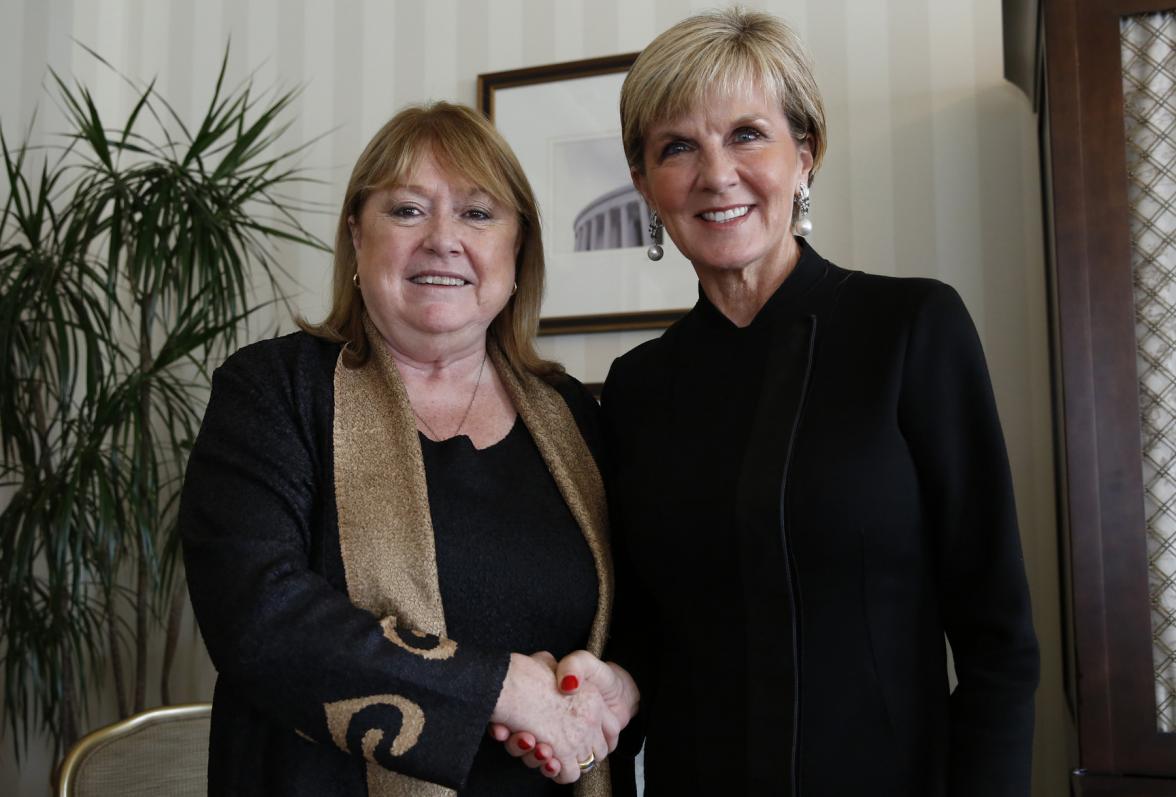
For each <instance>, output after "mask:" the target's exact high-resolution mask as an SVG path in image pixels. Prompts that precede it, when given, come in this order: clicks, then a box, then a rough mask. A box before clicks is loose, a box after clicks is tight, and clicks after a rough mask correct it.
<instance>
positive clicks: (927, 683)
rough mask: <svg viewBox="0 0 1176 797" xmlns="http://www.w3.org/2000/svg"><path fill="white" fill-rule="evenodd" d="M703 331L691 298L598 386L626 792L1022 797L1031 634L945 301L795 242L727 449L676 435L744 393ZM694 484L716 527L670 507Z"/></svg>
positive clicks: (1009, 520) (958, 334)
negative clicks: (635, 760)
mask: <svg viewBox="0 0 1176 797" xmlns="http://www.w3.org/2000/svg"><path fill="white" fill-rule="evenodd" d="M723 324H727V325H728V326H729V327H730V326H731V325H730V324H729V322H727V321H726V319H724V318H722V317H721V315H720V314H719V313H718V311H717V310H716V309H715V308H714V307H713V306H712V305H711V304H710V303H709V302H708V301H707V300H706V298H705V297H702V298H701V299H700V301H699V304H698V305H696V306H695V308H694V309H693V310H692V311H691V312H690V313H689V314H687V316H686V317H685V318H683V319H682V320H681V321H680V322H678V323H677V324H675V325H674V326H673V327H671V328H670V329H669V330H667V332H666V333H665V334H664V335H663V336H662V337H661V338H660V339H658V340H655V341H651V342H649V343H647V344H644V345H643V346H640V347H638V348H637V349H635V350H634V351H632V352H630V353H628V354H627V355H625V356H624V357H622V358H620V359H618V360H617V361H616V363H614V365H613V368H612V370H611V372H610V374H609V377H608V381H607V382H606V385H605V389H604V397H603V405H604V417H605V436H606V445H607V450H608V451H609V455H610V459H611V461H612V463H613V466H612V468H611V474H610V477H609V480H608V489H609V496H610V504H611V507H612V512H613V520H612V522H613V534H614V537H613V539H614V553H615V562H616V568H617V579H618V582H617V604H616V613H615V621H614V643H613V654H614V655H615V656H617V657H618V658H620V659H621V660H622V663H624V664H626V665H628V666H629V667H630V668H631V669H632V670H633V671H634V673H635V675H636V677H637V680H638V685H639V686H640V688H641V690H642V717H641V723H640V725H639V728H641V729H644V731H645V732H646V733H647V734H648V737H647V740H646V779H647V789H648V790H647V792H646V793H647V794H648V795H650V797H658V796H659V795H666V794H687V793H704V792H706V791H708V790H709V789H711V788H713V787H714V786H715V785H716V784H717V783H718V782H720V781H719V780H716V781H715V784H712V783H711V782H710V780H709V779H710V778H716V779H722V780H724V781H725V782H726V783H727V784H728V787H729V788H731V789H732V793H736V792H738V793H755V794H759V793H772V794H790V795H803V797H818V796H823V795H828V797H834V796H836V797H844V796H845V795H866V794H869V795H895V797H900V796H901V797H933V796H934V797H940V796H941V795H950V796H951V797H963V796H964V795H969V796H971V795H975V796H976V797H979V796H980V795H985V797H997V796H998V795H999V797H1014V796H1015V795H1026V794H1028V791H1029V775H1030V752H1031V746H1032V733H1033V693H1034V690H1035V688H1036V684H1037V679H1038V653H1037V645H1036V640H1035V637H1034V633H1033V628H1032V621H1031V613H1030V606H1029V593H1028V588H1027V584H1026V580H1025V575H1024V564H1023V560H1022V556H1021V548H1020V540H1019V535H1018V530H1017V519H1016V513H1015V507H1014V503H1013V492H1012V484H1011V478H1010V473H1009V468H1008V462H1007V456H1006V452H1005V447H1004V442H1003V438H1002V435H1001V430H1000V424H999V421H998V418H997V412H996V406H995V403H994V401H993V396H992V390H991V386H990V383H989V378H988V373H987V370H986V367H985V363H984V357H983V353H982V351H981V347H980V342H979V339H978V337H977V335H976V332H975V330H974V328H973V326H972V323H971V320H970V319H969V317H968V314H967V311H966V310H965V308H964V306H963V303H962V302H961V301H960V298H959V296H958V295H957V294H956V293H955V291H953V290H952V289H951V288H949V287H947V286H945V285H943V284H942V283H939V282H936V281H933V280H926V279H895V278H886V277H878V276H871V275H866V274H862V273H858V272H849V271H845V270H843V269H841V268H838V267H837V266H834V265H832V264H830V263H828V262H827V261H825V260H823V259H822V258H821V257H820V256H819V255H817V254H816V253H815V252H814V251H813V250H812V249H811V248H809V247H807V246H805V247H804V248H803V250H802V257H801V260H800V262H799V263H798V265H797V267H796V270H795V271H794V272H793V273H792V274H791V275H790V276H789V278H788V279H787V280H786V281H785V283H784V284H783V286H782V287H781V288H780V290H779V291H778V292H777V294H776V295H775V296H774V297H773V298H772V299H771V300H770V301H769V303H768V304H767V305H766V306H765V308H764V310H763V311H762V312H761V314H760V317H757V319H756V320H755V321H754V322H753V324H755V325H759V327H760V329H761V333H762V335H763V336H764V337H762V338H758V340H759V341H760V342H761V343H762V344H763V357H762V358H760V359H759V360H758V363H757V365H756V367H753V368H750V369H747V372H746V373H744V372H740V374H739V379H736V380H735V381H736V382H738V381H740V380H741V379H746V380H748V381H749V383H750V384H752V385H753V388H752V390H753V392H754V395H755V397H756V398H755V401H754V402H752V403H750V404H748V405H747V410H748V412H747V413H746V418H745V419H744V420H742V421H741V420H740V419H739V418H736V419H734V420H733V421H732V424H733V425H732V426H731V428H733V429H737V430H741V431H740V433H739V434H737V435H734V437H733V442H732V445H734V446H736V447H737V448H738V450H737V451H735V452H724V451H722V450H721V448H722V447H721V446H719V449H718V450H711V449H707V450H701V449H699V448H698V447H697V446H696V445H695V440H696V439H698V438H704V437H706V435H705V434H704V433H702V432H700V431H699V429H700V428H702V426H703V425H704V424H709V423H712V422H713V423H726V422H727V421H728V419H726V418H724V417H722V414H723V413H722V409H721V408H723V407H726V406H728V405H726V404H724V403H723V402H724V400H725V397H726V396H727V395H728V394H731V395H735V394H737V393H738V390H739V389H740V387H745V386H741V385H739V384H732V383H731V382H730V381H728V380H725V379H715V378H712V377H711V374H712V372H714V373H717V372H721V371H722V370H723V367H724V362H723V361H722V359H721V358H722V356H723V352H722V350H721V349H716V348H714V347H712V346H711V345H710V344H711V338H710V336H713V335H715V334H725V333H724V331H723V326H722V325H723ZM727 331H728V332H731V334H732V335H733V336H734V335H737V334H741V333H739V331H738V330H734V328H733V327H731V329H730V330H727ZM732 340H736V338H735V337H732ZM747 340H750V341H752V344H750V345H756V344H755V343H754V341H755V340H757V339H756V338H754V336H752V337H749V338H747ZM739 353H740V350H739V349H738V348H733V349H730V350H729V354H730V356H732V357H737V356H738V355H739ZM708 358H710V359H708ZM715 358H719V359H715ZM761 371H762V373H760V372H761ZM717 382H722V383H717ZM730 406H735V407H737V406H738V405H737V404H735V405H730ZM698 407H706V408H707V409H706V411H705V412H701V413H699V412H694V410H695V409H696V408H698ZM712 408H717V409H714V410H713V411H712ZM692 412H693V414H692ZM741 423H742V425H740V424H741ZM692 424H693V425H692ZM728 454H730V455H731V462H733V463H736V465H737V467H736V468H735V471H736V472H735V473H733V474H732V475H731V476H730V482H729V484H728V483H726V482H724V485H725V486H720V487H719V488H715V489H714V495H710V494H709V493H708V491H710V490H711V489H712V485H710V484H708V483H705V482H702V483H700V482H698V481H697V480H695V481H692V480H691V472H692V470H694V469H699V468H703V469H706V468H707V467H709V465H708V461H709V459H710V458H713V457H718V458H721V457H723V456H727V455H728ZM707 472H708V473H712V472H713V473H715V474H718V477H717V478H720V479H721V474H720V472H719V471H717V470H712V471H707ZM724 491H725V492H726V493H729V494H721V493H724ZM700 494H702V496H703V497H702V498H699V495H700ZM765 496H767V500H764V497H765ZM711 498H714V500H720V501H725V502H727V503H725V504H724V506H726V505H729V506H731V507H733V508H734V509H733V511H732V512H731V514H730V516H729V518H728V521H727V522H725V523H722V524H720V525H719V527H714V528H709V527H708V528H705V529H700V528H697V527H695V526H696V525H697V524H692V520H691V514H690V512H689V511H684V510H683V506H685V505H690V504H691V502H698V501H700V500H701V501H706V500H710V499H711ZM694 505H695V506H698V507H700V508H701V509H702V510H705V509H706V506H704V505H700V504H697V503H695V504H694ZM765 530H766V532H765ZM727 551H730V552H731V553H730V556H729V557H727V556H726V552H727ZM715 568H718V569H720V570H722V572H720V573H717V574H716V573H711V572H709V571H710V570H712V569H715ZM729 580H735V581H739V582H741V583H740V584H738V585H734V586H731V588H730V589H727V587H726V586H725V585H726V583H727V581H729ZM700 592H701V593H703V594H701V595H700V594H699V593H700ZM710 593H717V595H715V596H713V597H712V595H711V594H710ZM716 604H718V605H716ZM945 635H946V637H947V638H948V640H950V643H951V648H952V652H953V655H954V662H955V669H956V672H957V673H958V678H959V685H958V687H957V688H956V689H955V690H954V692H951V693H950V694H949V684H948V679H947V675H946V671H947V667H946V652H945V645H944V636H945ZM732 662H733V663H732ZM714 673H720V674H722V673H725V675H721V676H720V677H714ZM773 706H775V707H773ZM716 717H721V718H723V719H722V721H721V722H716V721H715V718H716ZM732 724H737V725H741V726H742V727H739V728H732V727H731V725H732ZM638 732H639V731H638ZM732 740H733V741H732ZM630 744H631V741H630ZM716 751H720V752H718V753H716ZM716 755H717V756H718V758H719V759H721V760H716ZM616 769H617V767H616V766H615V765H614V772H615V771H616ZM768 784H774V785H772V786H771V787H770V788H771V790H770V791H768V788H769V786H768ZM741 785H742V787H741Z"/></svg>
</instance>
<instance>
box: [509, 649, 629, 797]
mask: <svg viewBox="0 0 1176 797" xmlns="http://www.w3.org/2000/svg"><path fill="white" fill-rule="evenodd" d="M638 699H639V695H638V692H637V684H635V683H634V682H633V679H632V678H631V677H630V676H629V673H627V672H625V670H624V669H623V668H621V667H619V666H618V665H616V664H613V663H611V662H603V661H601V660H600V659H598V658H596V657H595V656H593V655H592V654H591V653H589V652H588V651H586V650H578V651H576V652H575V653H570V654H568V655H567V656H565V657H564V658H563V660H562V661H560V662H558V663H557V662H556V660H555V657H553V656H552V655H551V654H550V653H548V652H546V651H541V652H539V653H534V654H532V655H530V656H524V655H522V654H521V653H512V654H511V656H510V668H509V669H508V670H507V672H506V680H505V681H504V682H503V684H502V692H501V693H500V694H499V696H498V703H497V704H496V705H495V707H494V712H493V713H492V714H491V715H490V735H491V736H493V737H494V738H495V739H497V740H498V741H500V742H504V743H505V744H506V749H507V752H508V753H510V754H511V755H513V756H515V757H516V758H521V759H522V760H523V763H524V764H526V765H527V766H529V767H531V768H532V769H534V768H536V767H538V768H539V771H540V772H542V773H543V774H544V775H545V776H547V777H549V778H552V779H553V780H555V781H556V782H557V783H573V782H575V781H576V780H578V779H579V778H580V775H581V774H582V773H584V772H587V771H588V770H590V769H592V767H593V766H594V765H595V764H596V762H599V761H602V760H604V758H605V756H607V755H608V754H609V753H611V752H612V751H613V750H615V749H616V746H617V739H618V737H619V736H620V733H621V731H622V730H623V729H624V727H625V726H626V725H628V724H629V720H630V719H632V717H633V715H634V714H636V713H637V703H638Z"/></svg>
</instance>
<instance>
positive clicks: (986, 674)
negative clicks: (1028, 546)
mask: <svg viewBox="0 0 1176 797" xmlns="http://www.w3.org/2000/svg"><path fill="white" fill-rule="evenodd" d="M903 371H904V373H903V387H902V395H901V398H900V402H899V422H900V425H901V426H902V429H903V433H904V435H905V436H906V439H907V442H908V445H909V446H910V450H911V453H912V455H913V457H914V460H915V463H916V467H917V470H918V476H919V483H920V491H921V493H922V500H923V506H924V511H925V516H926V518H927V523H928V527H929V529H928V530H929V533H930V538H931V539H932V540H933V543H932V544H933V547H934V549H935V554H936V556H937V559H938V570H937V576H938V579H939V594H940V602H941V610H942V613H943V617H944V626H945V630H946V632H947V637H948V641H949V642H950V643H951V648H952V653H953V656H954V660H955V668H956V674H957V676H958V680H959V683H958V686H957V687H956V689H955V690H954V692H953V693H952V695H951V700H950V704H949V705H950V708H949V712H950V741H949V745H950V756H949V761H948V766H949V789H948V793H949V794H950V795H951V796H952V797H973V796H974V797H981V796H982V795H994V794H1000V795H1002V796H1007V797H1015V795H1028V794H1029V784H1030V759H1031V753H1032V745H1033V694H1034V690H1035V689H1036V687H1037V681H1038V675H1039V673H1038V670H1039V663H1038V651H1037V641H1036V638H1035V636H1034V632H1033V623H1032V615H1031V611H1030V605H1029V589H1028V584H1027V583H1026V579H1025V565H1024V559H1023V557H1022V555H1021V543H1020V535H1019V532H1018V529H1017V516H1016V507H1015V506H1014V502H1013V488H1012V477H1011V474H1010V472H1009V464H1008V456H1007V454H1006V451H1005V445H1004V438H1003V435H1002V433H1001V428H1000V421H999V419H998V417H997V412H996V403H995V401H994V399H993V395H992V386H991V383H990V381H989V376H988V370H987V367H986V365H985V362H984V354H983V352H982V350H981V346H980V340H979V338H978V336H977V334H976V330H975V328H974V327H973V325H972V321H971V319H970V318H969V316H968V313H967V310H966V309H965V308H964V305H963V302H962V301H961V299H960V297H959V295H958V294H957V293H956V292H955V291H954V290H952V289H951V288H949V287H947V286H946V285H942V284H939V283H934V284H933V287H932V288H931V289H930V290H929V292H928V293H927V295H925V296H924V297H923V299H922V302H921V305H920V307H919V308H918V311H917V314H916V316H915V320H914V323H913V326H912V328H911V332H910V338H909V341H908V349H907V356H906V361H905V363H904V367H903Z"/></svg>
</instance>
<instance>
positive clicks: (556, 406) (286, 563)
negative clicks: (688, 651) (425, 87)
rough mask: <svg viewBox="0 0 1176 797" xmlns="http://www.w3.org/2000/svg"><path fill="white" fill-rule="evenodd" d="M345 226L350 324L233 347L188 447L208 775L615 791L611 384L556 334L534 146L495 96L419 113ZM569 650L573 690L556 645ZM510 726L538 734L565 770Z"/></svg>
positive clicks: (426, 788) (341, 271)
mask: <svg viewBox="0 0 1176 797" xmlns="http://www.w3.org/2000/svg"><path fill="white" fill-rule="evenodd" d="M335 244H336V245H335V273H334V289H333V301H332V306H331V310H330V313H329V314H328V316H327V318H326V320H325V321H324V322H322V323H321V324H315V325H312V324H303V331H301V332H296V333H294V334H292V335H287V336H285V337H282V338H278V339H275V340H270V341H265V342H262V343H257V344H254V345H252V346H247V347H246V348H244V349H242V350H241V351H239V352H237V353H236V354H235V355H233V356H232V357H231V358H229V360H228V361H226V362H225V364H224V365H223V366H221V367H220V368H219V369H217V372H216V374H215V376H214V378H213V389H212V396H211V399H210V401H209V405H208V410H207V414H206V415H205V418H204V423H203V425H202V427H201V431H200V435H199V438H198V439H197V441H196V444H195V447H194V448H193V451H192V454H191V458H190V461H189V465H188V472H187V477H186V480H185V484H184V491H183V498H182V504H181V509H180V532H181V536H182V539H183V545H184V559H185V564H186V567H187V576H188V583H189V589H190V592H191V595H192V603H193V606H194V607H195V610H196V616H197V619H198V621H199V624H200V629H201V631H202V633H203V636H204V639H205V642H206V643H207V646H208V650H209V652H210V654H211V656H212V660H213V663H214V664H215V665H216V667H217V671H218V679H217V685H216V693H215V697H214V699H213V717H212V734H211V740H210V741H211V744H210V752H209V792H210V793H211V794H235V795H267V796H268V795H275V794H281V795H315V796H316V797H320V796H321V795H340V796H346V797H351V796H352V795H372V797H378V796H380V795H389V796H390V797H394V796H398V795H408V794H412V795H423V796H424V797H429V796H430V795H437V796H438V797H439V796H440V795H453V794H459V795H463V797H464V796H465V795H495V797H500V796H501V795H508V796H511V795H518V796H519V797H522V796H523V795H527V796H530V795H534V796H535V797H538V796H539V795H554V794H571V793H572V789H571V788H569V787H566V786H564V785H563V784H569V783H573V782H576V781H579V782H578V784H577V786H576V787H575V793H576V794H579V795H607V794H608V793H609V785H608V775H607V772H606V771H604V769H603V768H602V769H601V770H598V771H596V772H592V770H593V769H594V767H595V766H596V763H597V762H599V761H600V760H602V759H603V758H604V757H605V756H607V755H608V753H609V752H610V751H611V750H612V748H613V747H614V746H615V745H616V740H617V734H618V733H619V731H620V730H621V728H623V727H624V726H625V724H626V723H627V722H628V719H629V716H630V715H631V714H632V713H633V711H634V710H635V708H636V701H637V694H636V690H635V688H634V686H633V683H632V680H631V679H629V677H628V675H627V674H626V673H625V672H624V671H623V670H620V669H619V668H618V667H615V666H607V665H605V664H603V663H602V662H600V661H599V660H598V659H597V658H596V657H595V655H594V654H599V653H600V652H601V650H602V648H603V646H604V642H605V639H606V635H607V628H608V621H609V614H610V608H611V603H612V572H611V564H610V558H609V553H608V547H607V539H606V533H607V523H606V509H605V497H604V491H603V487H602V483H601V476H600V472H599V470H598V466H597V461H598V459H597V458H598V456H599V440H598V438H599V432H598V428H597V424H598V421H597V417H596V412H597V407H596V404H595V402H594V401H593V399H592V397H591V396H590V395H589V394H587V392H586V391H585V390H584V388H583V386H582V385H580V384H579V383H578V382H576V381H575V380H574V379H572V378H570V377H568V376H567V375H566V374H564V372H563V369H562V368H560V367H559V366H558V365H556V364H554V363H549V362H545V361H544V360H542V359H541V358H540V357H539V356H538V355H537V354H536V352H535V350H534V347H533V345H532V339H533V336H534V334H535V328H536V325H537V320H538V310H539V301H540V297H541V296H542V292H543V249H542V240H541V236H540V228H539V218H538V212H537V210H536V206H535V201H534V198H533V197H532V194H531V189H530V186H529V185H528V183H527V180H526V178H525V176H524V175H523V172H522V169H521V168H520V166H519V164H518V162H517V160H516V159H515V157H514V155H513V154H512V153H511V152H510V150H509V148H508V147H507V145H506V143H505V142H504V141H503V140H502V138H501V136H500V135H499V134H498V133H497V132H496V131H495V130H494V128H493V127H492V126H491V125H490V124H489V123H488V122H487V121H486V120H485V119H484V118H483V117H482V116H481V115H479V114H477V113H476V112H474V111H472V110H470V109H468V108H464V107H462V106H458V105H452V104H449V103H435V104H432V105H427V106H414V107H410V108H406V109H405V110H403V111H401V112H400V113H398V114H397V115H396V116H395V117H393V118H392V120H391V121H389V122H388V123H387V124H386V125H385V126H384V127H383V129H381V130H380V131H379V132H378V133H377V134H376V135H375V137H374V138H373V139H372V140H371V142H370V143H369V144H368V146H367V148H366V149H365V150H364V152H363V154H362V155H360V158H359V161H358V162H357V164H356V166H355V169H354V170H353V172H352V175H351V179H350V181H349V183H348V186H347V191H346V196H345V198H344V201H343V207H342V211H341V213H340V217H339V223H338V233H337V236H336V242H335ZM585 648H586V649H587V650H581V649H585ZM573 651H578V652H575V653H574V654H573V655H572V656H570V657H569V658H567V659H565V661H569V662H576V666H577V670H578V672H579V673H580V676H581V678H582V679H583V680H582V682H581V683H579V684H578V687H579V688H578V689H576V690H575V691H574V693H570V694H569V693H566V692H565V691H564V690H561V689H560V688H559V685H558V681H557V673H556V666H555V659H554V657H555V656H560V657H565V656H568V654H572V653H573ZM490 722H494V723H497V724H500V725H501V726H503V727H505V728H508V729H511V730H519V729H524V728H525V729H528V730H533V731H534V732H535V733H537V734H539V735H541V736H542V738H543V739H544V745H543V746H542V747H539V748H536V749H534V750H532V751H530V753H529V755H528V757H527V761H528V763H529V764H530V765H531V766H532V767H533V768H539V769H541V773H537V772H531V771H528V770H526V769H524V768H522V767H519V766H518V765H517V764H516V763H515V762H514V761H513V760H512V759H511V757H510V756H508V755H507V754H506V753H505V752H504V751H503V749H502V748H501V746H500V745H499V744H498V743H497V742H496V741H495V740H494V739H493V738H491V737H490V736H489V735H488V734H487V726H488V723H490ZM589 773H591V774H589ZM581 775H586V777H584V778H583V779H582V780H580V778H581ZM543 776H546V777H543Z"/></svg>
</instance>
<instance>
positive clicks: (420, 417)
mask: <svg viewBox="0 0 1176 797" xmlns="http://www.w3.org/2000/svg"><path fill="white" fill-rule="evenodd" d="M485 367H486V350H485V349H483V350H482V363H481V365H479V366H478V381H477V382H474V392H473V393H472V394H470V403H469V404H467V405H466V408H465V413H464V414H463V415H462V416H461V421H460V422H459V423H458V424H457V428H456V429H454V430H453V434H451V435H449V437H444V438H443V437H441V435H439V434H437V433H436V432H435V431H433V427H432V426H430V425H429V422H428V421H426V420H425V416H423V415H421V414H420V413H419V412H417V408H416V407H415V406H413V404H412V401H411V400H410V401H409V402H408V405H409V406H410V407H412V414H413V415H415V416H417V420H419V421H420V422H421V423H423V424H424V425H425V429H427V430H428V431H429V436H430V437H431V438H432V439H433V440H436V441H438V442H439V441H441V440H448V439H449V438H450V437H457V436H458V435H459V434H461V427H463V426H465V422H466V419H467V418H469V417H470V410H472V409H473V408H474V399H476V398H477V397H478V388H479V387H481V386H482V369H484V368H485Z"/></svg>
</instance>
